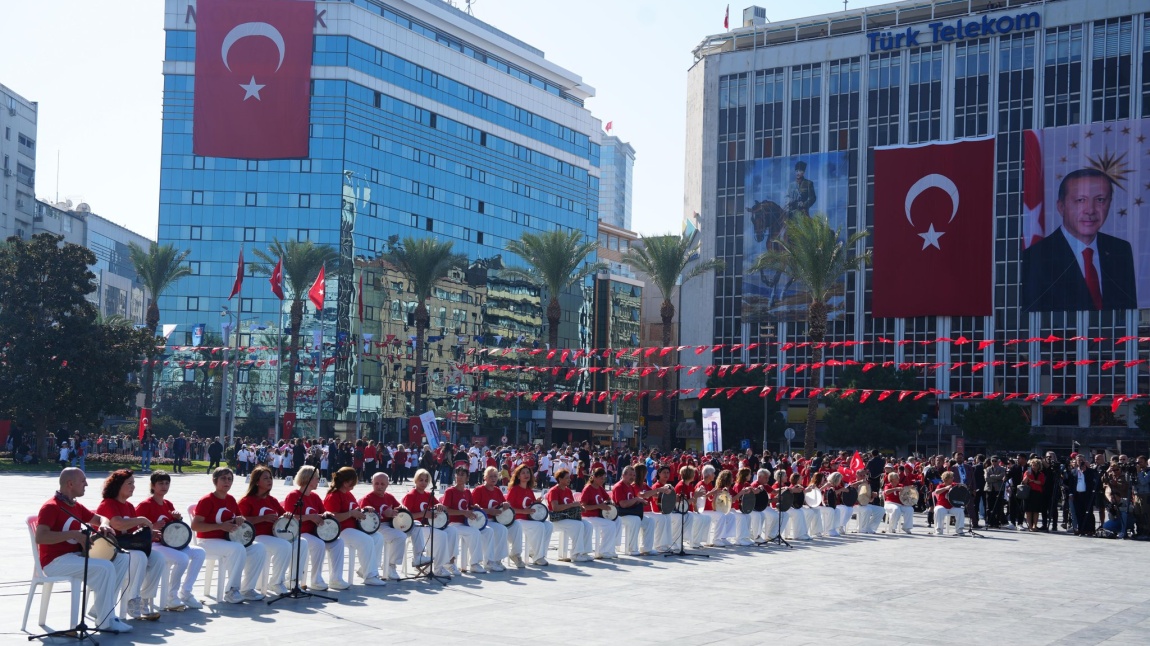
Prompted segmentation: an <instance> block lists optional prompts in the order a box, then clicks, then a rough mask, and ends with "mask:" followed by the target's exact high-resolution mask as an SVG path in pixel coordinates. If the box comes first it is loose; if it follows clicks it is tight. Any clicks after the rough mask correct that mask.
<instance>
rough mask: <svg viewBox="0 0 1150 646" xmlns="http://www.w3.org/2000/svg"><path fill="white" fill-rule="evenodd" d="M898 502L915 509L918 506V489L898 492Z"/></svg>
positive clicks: (906, 489) (912, 488)
mask: <svg viewBox="0 0 1150 646" xmlns="http://www.w3.org/2000/svg"><path fill="white" fill-rule="evenodd" d="M898 500H899V502H901V503H902V504H904V505H906V506H907V507H913V506H915V505H917V504H918V489H916V488H914V487H903V488H902V489H901V490H900V491H899V492H898Z"/></svg>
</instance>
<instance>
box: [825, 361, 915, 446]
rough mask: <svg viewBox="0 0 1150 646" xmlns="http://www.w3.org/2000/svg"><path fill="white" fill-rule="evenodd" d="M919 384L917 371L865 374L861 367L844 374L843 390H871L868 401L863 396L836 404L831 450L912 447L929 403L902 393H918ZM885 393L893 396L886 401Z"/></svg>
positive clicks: (830, 411) (830, 417) (830, 415)
mask: <svg viewBox="0 0 1150 646" xmlns="http://www.w3.org/2000/svg"><path fill="white" fill-rule="evenodd" d="M917 383H918V376H917V373H915V371H913V370H895V369H894V368H874V369H871V370H868V371H866V372H863V370H862V368H859V367H858V366H850V367H849V368H847V369H845V370H843V374H842V378H841V379H840V381H839V383H838V384H837V385H838V386H839V387H840V388H856V389H858V390H860V391H862V390H870V391H871V395H870V396H869V397H868V398H867V401H865V402H864V401H862V393H861V392H860V393H859V394H856V395H852V396H850V397H845V398H839V399H836V400H834V401H833V402H832V403H831V405H830V406H829V407H828V408H827V415H826V422H827V433H826V440H827V442H828V443H830V445H831V446H836V447H859V448H896V447H900V446H904V445H906V444H909V443H910V442H911V441H912V440H913V439H914V434H915V432H916V431H917V430H918V429H919V428H921V426H922V417H923V416H924V415H926V412H927V410H928V408H927V406H928V405H927V402H925V401H921V400H920V401H915V400H914V399H913V398H910V397H908V398H906V399H904V400H903V401H899V398H898V393H899V391H903V390H914V389H916V388H917V387H918V386H917ZM883 391H891V394H890V395H889V396H887V397H885V398H883V399H882V400H880V399H879V397H881V396H882V393H883Z"/></svg>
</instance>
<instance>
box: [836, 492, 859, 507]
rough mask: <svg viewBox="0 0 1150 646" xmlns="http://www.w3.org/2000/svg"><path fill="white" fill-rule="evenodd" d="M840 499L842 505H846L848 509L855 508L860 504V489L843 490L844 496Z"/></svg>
mask: <svg viewBox="0 0 1150 646" xmlns="http://www.w3.org/2000/svg"><path fill="white" fill-rule="evenodd" d="M840 499H841V502H842V504H844V505H846V506H847V507H854V506H855V505H857V504H858V501H859V492H858V489H855V488H854V487H847V488H846V489H843V495H842V496H841V497H840Z"/></svg>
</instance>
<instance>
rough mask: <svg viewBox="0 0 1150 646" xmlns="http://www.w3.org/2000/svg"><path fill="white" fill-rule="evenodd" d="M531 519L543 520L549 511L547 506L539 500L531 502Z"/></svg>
mask: <svg viewBox="0 0 1150 646" xmlns="http://www.w3.org/2000/svg"><path fill="white" fill-rule="evenodd" d="M530 509H531V520H537V521H540V522H542V521H545V520H547V517H548V516H549V515H550V513H549V512H548V511H547V506H546V505H544V504H543V503H541V502H537V503H532V505H531V507H530Z"/></svg>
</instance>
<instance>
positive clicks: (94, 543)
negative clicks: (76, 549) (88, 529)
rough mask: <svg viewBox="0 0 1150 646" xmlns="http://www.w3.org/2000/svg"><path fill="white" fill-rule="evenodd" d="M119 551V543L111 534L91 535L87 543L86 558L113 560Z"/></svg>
mask: <svg viewBox="0 0 1150 646" xmlns="http://www.w3.org/2000/svg"><path fill="white" fill-rule="evenodd" d="M119 553H120V544H119V543H118V542H117V541H116V539H115V537H113V536H93V537H92V540H91V542H89V543H88V558H93V559H100V560H102V561H115V560H116V555H117V554H119Z"/></svg>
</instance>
